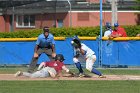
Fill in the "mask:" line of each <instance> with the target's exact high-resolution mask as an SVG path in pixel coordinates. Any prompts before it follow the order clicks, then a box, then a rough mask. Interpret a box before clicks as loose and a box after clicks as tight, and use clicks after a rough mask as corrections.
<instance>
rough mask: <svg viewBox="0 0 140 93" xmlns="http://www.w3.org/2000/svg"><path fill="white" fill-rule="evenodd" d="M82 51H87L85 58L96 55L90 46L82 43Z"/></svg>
mask: <svg viewBox="0 0 140 93" xmlns="http://www.w3.org/2000/svg"><path fill="white" fill-rule="evenodd" d="M81 49H82V50H84V51H85V55H84V56H85V57H86V58H88V57H90V56H91V55H93V54H95V52H94V51H93V50H91V49H90V48H89V47H88V46H86V45H85V44H83V43H81Z"/></svg>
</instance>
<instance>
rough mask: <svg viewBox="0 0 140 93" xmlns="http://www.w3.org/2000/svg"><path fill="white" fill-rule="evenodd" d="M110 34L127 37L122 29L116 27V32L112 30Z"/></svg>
mask: <svg viewBox="0 0 140 93" xmlns="http://www.w3.org/2000/svg"><path fill="white" fill-rule="evenodd" d="M111 34H112V35H116V34H121V35H122V37H127V34H126V32H125V30H124V28H121V27H118V30H113V32H112V33H111Z"/></svg>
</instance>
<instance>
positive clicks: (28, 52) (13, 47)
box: [0, 38, 140, 67]
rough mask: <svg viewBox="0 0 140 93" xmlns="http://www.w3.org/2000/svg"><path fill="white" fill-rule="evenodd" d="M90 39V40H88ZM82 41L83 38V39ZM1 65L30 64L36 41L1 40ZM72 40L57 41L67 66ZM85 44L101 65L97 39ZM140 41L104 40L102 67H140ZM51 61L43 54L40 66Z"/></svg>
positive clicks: (57, 48)
mask: <svg viewBox="0 0 140 93" xmlns="http://www.w3.org/2000/svg"><path fill="white" fill-rule="evenodd" d="M87 39H88V40H87ZM81 40H82V38H81ZM0 41H1V42H0V65H20V64H29V63H30V61H31V58H32V56H33V53H34V46H35V41H36V39H28V40H25V39H23V40H20V39H14V40H12V39H9V40H7V39H4V40H3V39H0ZM70 41H71V38H66V39H65V38H63V39H62V38H61V39H57V40H56V53H62V54H63V55H64V57H65V59H66V60H65V61H64V63H65V64H73V61H72V58H73V48H72V46H71V43H70ZM82 42H83V43H85V44H86V45H87V46H89V47H90V48H91V49H92V50H94V51H95V53H96V55H97V60H96V64H95V65H96V66H98V65H99V40H98V39H96V38H83V40H82ZM139 53H140V40H139V38H138V40H137V39H136V38H133V39H132V38H130V39H129V40H127V38H126V41H124V39H123V40H121V39H119V40H115V39H114V40H113V41H111V40H107V39H103V43H102V61H101V65H102V66H106V67H111V66H115V67H117V66H124V67H128V66H140V54H139ZM46 60H49V59H48V57H47V56H46V55H45V54H42V55H41V57H40V58H39V60H38V64H39V63H40V62H42V61H46Z"/></svg>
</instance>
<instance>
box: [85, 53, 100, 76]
mask: <svg viewBox="0 0 140 93" xmlns="http://www.w3.org/2000/svg"><path fill="white" fill-rule="evenodd" d="M95 61H96V56H95V55H92V56H91V57H89V58H87V59H86V69H87V70H88V71H90V72H91V73H94V74H96V75H98V76H102V73H101V72H100V71H98V70H97V69H95V68H93V64H94V62H95Z"/></svg>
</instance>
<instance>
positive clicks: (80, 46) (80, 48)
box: [71, 37, 105, 78]
mask: <svg viewBox="0 0 140 93" xmlns="http://www.w3.org/2000/svg"><path fill="white" fill-rule="evenodd" d="M71 44H72V46H73V47H74V52H75V53H74V57H73V61H74V63H75V65H76V67H77V68H78V70H79V73H80V74H79V76H80V77H82V76H84V74H83V73H84V72H83V69H82V66H81V63H80V61H79V59H78V58H79V55H81V54H82V55H84V58H85V61H86V69H87V70H88V71H90V72H91V73H94V74H96V75H98V76H99V77H100V78H105V76H103V75H102V73H101V72H99V71H98V70H97V69H95V68H93V64H94V62H95V61H96V55H95V52H94V51H92V50H91V49H90V48H89V47H88V46H86V45H85V44H84V43H81V42H80V40H79V38H78V37H74V38H73V40H72V41H71Z"/></svg>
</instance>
